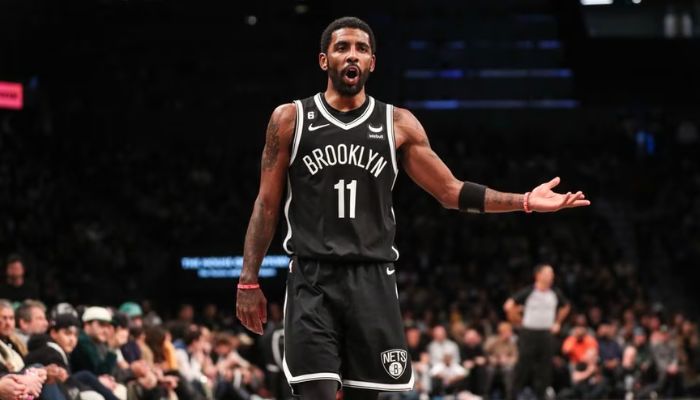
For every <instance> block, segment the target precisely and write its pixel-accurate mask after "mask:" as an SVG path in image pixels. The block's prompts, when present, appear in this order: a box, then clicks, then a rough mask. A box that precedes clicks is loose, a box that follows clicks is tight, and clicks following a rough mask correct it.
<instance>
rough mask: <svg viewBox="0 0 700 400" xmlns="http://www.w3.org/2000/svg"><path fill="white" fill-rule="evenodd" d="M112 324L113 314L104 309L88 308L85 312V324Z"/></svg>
mask: <svg viewBox="0 0 700 400" xmlns="http://www.w3.org/2000/svg"><path fill="white" fill-rule="evenodd" d="M91 321H101V322H112V313H111V312H110V311H109V310H108V309H106V308H104V307H88V308H86V309H85V312H83V322H91Z"/></svg>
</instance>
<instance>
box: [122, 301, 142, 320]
mask: <svg viewBox="0 0 700 400" xmlns="http://www.w3.org/2000/svg"><path fill="white" fill-rule="evenodd" d="M119 312H121V313H124V314H126V315H127V316H128V317H129V318H135V317H141V316H143V310H142V309H141V306H140V305H138V303H135V302H133V301H127V302H126V303H124V304H122V305H121V306H119Z"/></svg>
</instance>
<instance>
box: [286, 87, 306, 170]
mask: <svg viewBox="0 0 700 400" xmlns="http://www.w3.org/2000/svg"><path fill="white" fill-rule="evenodd" d="M294 105H295V106H296V108H297V118H296V123H295V124H294V139H293V140H292V149H291V150H292V152H291V154H290V156H289V165H290V166H291V165H292V163H293V162H294V159H295V158H296V156H297V150H298V149H299V142H301V132H302V129H303V128H304V106H302V105H301V101H299V100H294Z"/></svg>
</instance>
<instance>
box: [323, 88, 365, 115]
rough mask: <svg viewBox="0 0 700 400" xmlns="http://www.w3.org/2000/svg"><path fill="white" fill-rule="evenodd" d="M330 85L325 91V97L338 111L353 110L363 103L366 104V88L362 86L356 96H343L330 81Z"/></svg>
mask: <svg viewBox="0 0 700 400" xmlns="http://www.w3.org/2000/svg"><path fill="white" fill-rule="evenodd" d="M328 86H329V87H328V88H327V89H326V91H325V92H324V93H323V97H324V98H325V99H326V102H327V103H328V105H329V106H331V107H333V108H334V109H336V110H338V111H342V112H347V111H352V110H354V109H356V108H359V107H362V105H363V104H365V100H366V99H367V95H366V94H365V88H362V90H360V91H359V92H358V93H357V94H356V95H354V96H341V95H340V93H338V91H336V90H335V89H334V88H333V87H332V85H331V83H330V82H329V84H328Z"/></svg>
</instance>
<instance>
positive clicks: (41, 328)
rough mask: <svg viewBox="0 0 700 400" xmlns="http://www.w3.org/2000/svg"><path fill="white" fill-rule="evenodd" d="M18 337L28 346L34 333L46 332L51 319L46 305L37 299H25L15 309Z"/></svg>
mask: <svg viewBox="0 0 700 400" xmlns="http://www.w3.org/2000/svg"><path fill="white" fill-rule="evenodd" d="M15 320H16V321H17V337H18V338H19V339H20V340H21V341H22V343H23V344H24V345H25V346H26V345H27V341H28V340H29V338H30V337H31V336H32V335H40V334H44V333H46V330H47V329H48V327H49V321H48V320H47V319H46V306H45V305H44V303H42V302H40V301H37V300H25V301H23V302H22V304H20V305H19V307H17V310H15Z"/></svg>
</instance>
